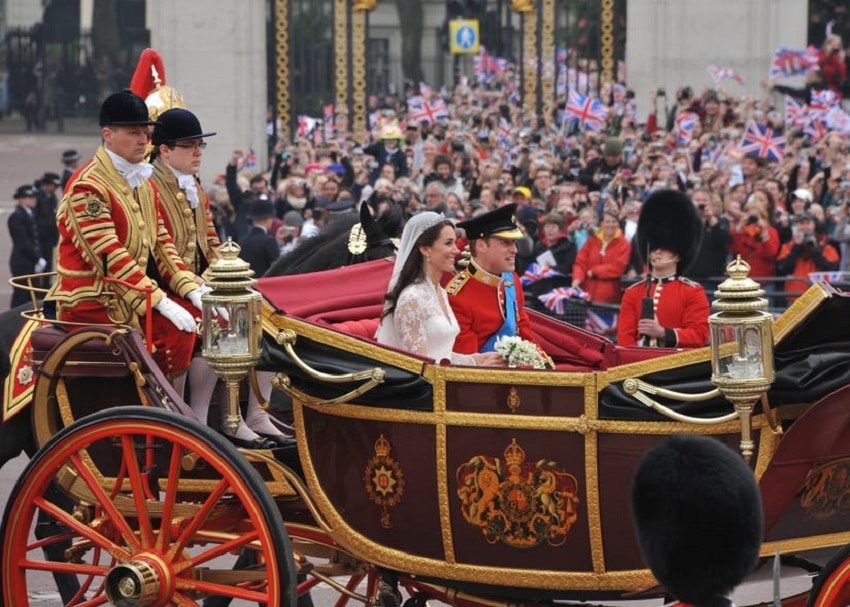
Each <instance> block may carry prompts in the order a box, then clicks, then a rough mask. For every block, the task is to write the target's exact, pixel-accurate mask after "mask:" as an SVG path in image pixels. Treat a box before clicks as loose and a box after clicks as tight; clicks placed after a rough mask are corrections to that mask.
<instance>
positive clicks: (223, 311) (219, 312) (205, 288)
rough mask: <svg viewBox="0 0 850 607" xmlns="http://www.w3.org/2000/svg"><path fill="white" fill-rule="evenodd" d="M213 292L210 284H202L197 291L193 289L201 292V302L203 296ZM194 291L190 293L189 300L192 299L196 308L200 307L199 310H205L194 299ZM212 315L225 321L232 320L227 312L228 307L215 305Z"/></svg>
mask: <svg viewBox="0 0 850 607" xmlns="http://www.w3.org/2000/svg"><path fill="white" fill-rule="evenodd" d="M211 292H212V287H211V286H209V285H208V284H202V285H201V286H200V287H198V288H197V289H196V290H195V291H192V293H200V295H198V297H197V299H198V301H199V302H200V301H201V297H203V296H204V295H205V294H206V293H211ZM192 293H189V295H188V297H189V301H191V302H192V304H193V305H194V306H195V307H196V308H198V309H199V310H201V312H203V309H202V308H201V306H199V305H198V304H197V303H195V300H194V299H192ZM212 315H213V318H220V319H221V320H223V321H224V322H228V321H230V315H229V314H228V313H227V308H222V307H215V308H213V309H212Z"/></svg>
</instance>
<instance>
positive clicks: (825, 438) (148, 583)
mask: <svg viewBox="0 0 850 607" xmlns="http://www.w3.org/2000/svg"><path fill="white" fill-rule="evenodd" d="M391 268H392V264H391V263H390V262H388V261H387V260H377V261H372V262H368V263H363V264H358V265H354V266H350V267H346V268H341V269H337V270H331V271H327V272H319V273H312V274H306V275H299V276H287V277H279V278H266V279H261V280H260V281H259V285H258V289H259V290H260V291H261V292H262V294H263V295H264V304H263V306H262V326H263V348H262V359H261V360H260V362H259V368H261V369H265V370H272V371H275V372H276V376H275V382H274V383H275V385H276V387H277V388H279V390H278V391H277V394H278V397H279V398H277V399H276V401H275V400H273V402H272V405H271V409H272V411H274V412H275V414H276V415H277V416H279V417H285V416H287V415H288V411H289V409H288V408H287V400H288V401H291V412H292V415H293V416H294V433H295V436H296V437H297V441H296V444H297V453H295V452H293V451H291V450H290V451H287V450H285V449H283V450H275V451H257V450H253V451H252V450H237V449H236V448H235V447H233V446H232V445H231V444H229V443H228V442H226V441H225V440H224V439H223V438H222V437H221V436H219V435H217V434H216V433H215V432H213V431H211V430H209V429H208V428H207V427H205V426H203V425H202V424H200V423H198V422H197V421H195V420H194V419H193V418H192V417H191V412H190V411H189V410H188V408H187V407H186V405H185V404H184V403H183V402H182V400H181V398H180V397H179V396H178V395H177V394H176V393H175V392H174V391H173V390H172V389H171V388H170V385H169V383H168V381H166V379H165V377H163V376H162V374H161V373H160V372H159V371H158V370H157V369H156V365H155V364H154V363H153V361H152V359H151V357H150V355H149V353H148V352H147V351H146V350H145V348H144V345H143V343H142V340H141V338H140V336H139V335H138V333H136V332H135V331H129V330H126V329H125V328H116V329H104V328H79V329H76V330H73V331H70V332H68V331H62V330H60V329H57V328H55V327H53V326H52V325H46V326H44V327H40V328H38V329H36V330H35V331H34V332H33V335H32V338H31V343H32V352H31V358H32V364H33V367H34V375H33V388H34V391H33V398H32V403H31V404H30V405H29V406H28V408H27V409H26V410H25V411H22V412H18V413H17V415H31V417H32V420H33V429H34V433H35V436H36V440H37V444H38V446H39V447H40V450H39V451H38V453H37V454H36V456H35V457H34V458H33V460H32V461H31V463H30V464H29V466H28V467H27V469H26V471H25V473H24V474H23V475H22V477H21V478H20V480H19V481H18V483H17V484H16V486H15V487H14V489H13V491H12V494H11V496H10V498H9V502H8V504H7V507H6V513H5V517H4V520H3V531H2V561H1V562H0V584H2V598H3V600H4V602H5V605H7V606H8V607H12V606H14V607H18V606H20V605H27V604H30V598H29V592H30V590H31V588H32V587H33V585H34V584H35V583H36V582H35V580H37V579H39V576H44V575H46V574H53V575H54V577H57V579H58V578H61V577H62V576H69V577H71V578H73V579H74V580H75V582H76V588H77V589H76V590H74V594H73V597H72V598H71V599H70V600H68V599H67V598H65V599H64V604H70V605H100V604H107V603H109V602H111V603H112V604H115V605H126V606H133V607H142V606H154V605H194V604H200V603H201V602H202V601H203V600H204V599H205V598H206V597H210V596H219V597H232V598H236V599H242V600H244V601H249V602H255V603H261V604H266V605H284V604H287V605H288V604H292V602H294V600H295V598H296V597H306V595H307V593H308V592H309V591H310V590H311V589H312V588H314V587H315V586H316V585H317V584H327V585H329V586H331V587H332V588H333V589H334V590H335V591H337V592H338V593H339V595H340V600H341V601H342V600H344V599H352V600H355V601H362V602H364V603H366V604H368V605H377V604H380V605H386V606H388V607H390V606H394V605H398V604H400V601H401V599H402V594H406V595H407V596H408V597H409V599H410V600H411V601H412V602H411V605H422V604H424V601H426V600H432V599H433V600H440V601H444V602H447V603H451V604H457V605H488V606H489V605H508V604H512V605H516V604H536V603H544V602H550V601H565V602H569V601H581V600H593V601H596V602H597V603H598V602H603V601H606V600H615V599H619V600H622V599H626V598H651V597H653V596H656V597H658V596H662V595H663V589H662V588H659V587H658V586H657V584H656V582H655V580H654V578H653V576H652V574H651V573H650V572H649V570H648V569H647V568H646V567H645V565H644V564H643V562H642V559H641V553H640V549H639V547H638V544H637V541H636V539H635V533H634V530H633V528H632V523H631V519H630V516H629V509H628V504H629V493H630V486H631V478H632V475H633V472H634V470H635V467H636V465H637V460H638V459H639V457H640V455H641V454H642V453H643V452H644V451H646V450H647V449H648V448H649V447H650V446H652V445H653V444H654V443H655V442H657V441H659V440H660V439H661V438H663V437H665V436H668V435H671V434H675V433H698V434H706V435H712V436H715V437H717V438H718V439H720V440H721V441H723V442H725V443H727V444H729V445H731V446H734V447H735V448H737V446H738V442H739V440H740V427H741V423H740V421H739V420H738V419H737V417H736V416H735V415H734V413H733V410H732V407H731V405H730V404H729V403H728V402H727V401H726V400H725V399H723V398H722V397H721V396H719V395H717V394H712V393H711V384H710V381H709V378H710V374H711V354H710V350H709V349H708V348H705V349H700V350H693V351H676V350H660V349H645V348H633V349H629V348H620V347H617V346H616V345H614V344H613V343H611V342H609V341H607V340H606V339H604V338H601V337H599V336H596V335H593V334H591V333H588V332H585V331H583V330H581V329H577V328H575V327H570V326H567V325H564V324H562V323H560V322H558V321H556V320H554V319H551V318H548V317H545V316H542V315H537V314H534V313H532V320H533V324H534V328H535V332H536V335H537V337H538V339H539V341H540V342H541V343H542V344H543V345H544V347H545V348H546V349H547V351H548V352H549V353H550V354H551V355H552V357H553V359H554V361H555V363H556V369H555V370H527V369H487V370H484V369H477V368H470V367H457V366H445V365H442V364H440V363H439V362H438V361H433V360H429V359H425V358H422V357H418V356H415V355H413V354H410V353H408V352H404V351H401V350H395V349H391V348H387V347H384V346H381V345H379V344H377V343H375V342H374V341H373V340H372V335H374V329H375V326H376V324H377V318H378V316H379V314H380V310H381V305H382V294H383V289H384V286H385V285H386V283H387V280H388V277H389V274H390V271H391ZM848 311H850V299H848V298H847V297H845V296H844V295H843V294H841V293H838V292H836V291H835V290H833V289H831V288H829V286H827V285H815V286H813V287H812V288H811V289H810V290H809V291H808V292H807V293H806V294H805V295H804V296H803V297H801V298H800V299H799V300H798V301H797V302H796V303H795V304H794V305H793V306H792V307H791V308H790V309H789V311H788V312H787V313H786V314H785V315H783V316H782V317H781V318H780V319H779V320H778V321H777V322H776V324H775V328H776V330H775V341H776V347H775V360H776V381H775V382H774V384H773V385H772V387H771V388H770V390H769V391H768V392H767V394H766V395H765V396H764V398H762V399H761V401H760V403H759V405H758V406H757V407H756V409H755V412H754V414H753V417H752V429H753V439H754V443H755V448H754V454H753V457H752V466H753V468H754V471H755V475H756V478H757V479H758V481H759V485H760V489H761V492H762V498H763V510H764V521H765V527H764V543H763V546H762V548H761V554H762V556H763V557H770V556H773V555H774V554H776V553H778V554H780V555H783V556H786V555H795V556H801V555H802V556H805V553H806V552H807V551H809V550H812V549H815V548H819V549H823V548H828V549H830V550H833V551H834V552H835V557H834V558H833V559H832V561H831V563H830V564H829V565H828V566H826V567H824V568H823V570H822V571H821V572H820V574H819V575H818V576H817V578H816V579H815V581H814V585H813V587H814V590H813V591H812V592H811V593H809V592H806V593H804V594H798V595H796V596H791V597H786V598H785V599H784V602H783V604H784V605H800V606H802V605H805V604H807V603H808V604H811V605H819V606H828V605H847V604H848V603H850V551H848V549H847V548H846V547H845V546H847V545H848V544H850V481H848V479H850V440H848V439H850V436H848V433H850V407H848V406H847V402H846V401H847V398H848V394H850V392H848V391H850V387H848V386H847V383H848V377H850V350H848V348H847V345H848V343H850V323H847V322H846V318H847V315H848ZM14 373H15V371H14V370H13V374H14ZM634 380H639V381H637V382H636V381H634ZM635 385H638V386H639V390H638V391H641V390H642V392H641V393H642V394H643V395H644V397H642V400H638V399H637V398H636V392H635ZM658 388H661V389H662V390H660V391H659V390H658ZM665 390H666V391H665ZM652 392H654V393H655V394H656V396H655V397H654V399H652V400H657V401H659V402H660V403H661V404H663V405H664V407H661V408H660V409H662V410H668V411H672V412H673V413H674V414H675V417H676V419H670V418H669V417H667V416H666V415H665V414H664V413H660V412H659V410H656V409H651V408H649V407H647V406H646V405H645V404H643V402H647V399H648V398H650V397H651V393H652ZM705 393H707V394H709V396H708V397H706V398H701V399H697V398H693V399H691V398H688V399H684V400H677V399H676V398H675V397H671V395H675V394H694V395H696V394H705ZM647 395H649V396H647ZM282 397H283V398H282ZM665 407H666V409H665ZM675 490H676V488H675V487H671V491H675ZM705 524H706V525H707V526H710V525H712V521H706V522H705ZM716 533H723V529H716ZM694 550H699V546H694ZM57 554H58V555H59V556H57ZM809 595H810V596H809ZM767 599H768V597H766V600H767ZM220 604H223V603H220Z"/></svg>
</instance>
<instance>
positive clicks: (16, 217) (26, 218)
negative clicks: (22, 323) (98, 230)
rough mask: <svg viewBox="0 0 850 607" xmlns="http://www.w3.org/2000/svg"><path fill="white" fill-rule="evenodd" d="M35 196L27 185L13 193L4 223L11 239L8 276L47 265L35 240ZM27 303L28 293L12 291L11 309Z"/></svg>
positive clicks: (25, 291)
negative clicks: (10, 211) (9, 212)
mask: <svg viewBox="0 0 850 607" xmlns="http://www.w3.org/2000/svg"><path fill="white" fill-rule="evenodd" d="M36 196H37V195H36V191H35V188H34V187H32V186H31V185H22V186H21V187H19V188H18V189H17V190H15V201H16V202H17V203H18V204H17V205H16V206H15V210H13V211H12V213H11V214H10V215H9V219H8V220H7V222H6V223H7V225H8V227H9V236H10V237H11V238H12V254H11V256H10V257H9V270H11V273H12V277H17V276H26V275H27V274H33V273H36V272H42V271H43V270H44V268H45V266H46V265H47V261H46V260H45V259H44V256H43V255H42V252H41V246H40V244H39V240H38V229H37V227H36V220H35V205H36V203H37V200H38V199H37V198H36ZM34 286H37V285H34ZM28 301H30V293H29V291H27V290H24V289H18V288H15V289H14V291H13V292H12V307H13V308H14V307H16V306H19V305H21V304H24V303H27V302H28Z"/></svg>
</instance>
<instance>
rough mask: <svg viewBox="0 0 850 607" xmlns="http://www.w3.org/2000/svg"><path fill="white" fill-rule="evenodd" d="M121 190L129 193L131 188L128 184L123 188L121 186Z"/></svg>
mask: <svg viewBox="0 0 850 607" xmlns="http://www.w3.org/2000/svg"><path fill="white" fill-rule="evenodd" d="M121 192H122V193H123V194H129V193H130V188H128V187H127V186H124V187H123V188H121Z"/></svg>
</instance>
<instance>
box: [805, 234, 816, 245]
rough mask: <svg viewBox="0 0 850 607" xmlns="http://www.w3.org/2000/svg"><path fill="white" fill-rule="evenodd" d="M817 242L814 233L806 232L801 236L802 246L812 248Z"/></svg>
mask: <svg viewBox="0 0 850 607" xmlns="http://www.w3.org/2000/svg"><path fill="white" fill-rule="evenodd" d="M817 243H818V241H817V239H816V238H815V235H814V234H806V235H805V236H804V237H803V246H805V247H807V248H812V247H814V246H815V245H816V244H817Z"/></svg>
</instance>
